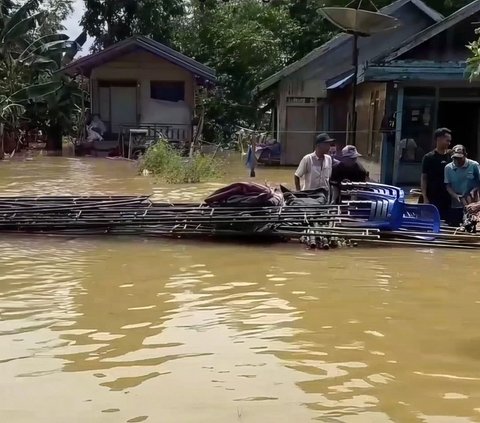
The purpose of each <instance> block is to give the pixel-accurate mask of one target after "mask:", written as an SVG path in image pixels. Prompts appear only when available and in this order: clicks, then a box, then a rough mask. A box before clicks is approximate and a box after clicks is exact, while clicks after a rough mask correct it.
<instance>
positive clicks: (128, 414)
mask: <svg viewBox="0 0 480 423" xmlns="http://www.w3.org/2000/svg"><path fill="white" fill-rule="evenodd" d="M291 174H292V169H282V170H264V169H259V170H258V172H257V179H256V180H257V181H260V182H263V181H265V180H267V181H272V182H290V180H291ZM246 176H247V171H246V170H245V169H244V168H243V167H242V166H241V164H240V162H239V161H238V162H235V163H234V164H233V165H232V166H231V168H230V176H229V178H227V179H228V180H240V179H246ZM226 181H227V180H226ZM226 181H222V182H226ZM218 185H219V184H217V185H215V184H208V185H201V186H183V187H180V186H161V185H155V184H153V183H152V181H151V180H150V179H149V178H145V177H140V176H136V174H135V170H134V169H133V168H132V167H131V165H130V164H128V163H124V162H115V161H109V160H105V159H68V158H37V159H35V160H33V161H12V162H9V163H0V188H1V190H2V193H3V195H15V194H43V195H45V194H65V193H70V194H88V193H90V194H140V193H152V192H153V193H155V196H156V197H157V198H168V199H170V200H173V201H181V200H198V199H201V198H203V197H205V195H206V194H207V193H209V192H211V191H212V190H213V189H215V188H216V187H217V186H218ZM479 265H480V258H479V256H478V254H477V253H475V252H468V251H467V252H465V251H452V250H450V251H445V250H444V251H439V250H436V251H435V250H430V249H420V250H414V249H392V248H389V249H360V248H358V249H349V250H337V251H330V252H310V251H306V250H305V249H304V248H303V247H302V246H300V245H282V246H278V247H266V246H262V247H258V246H257V247H253V246H244V245H241V246H235V245H231V244H213V243H193V242H183V241H164V240H155V239H148V240H142V239H112V238H103V239H98V238H97V239H93V238H86V239H85V238H84V239H82V238H67V239H65V238H61V239H59V238H47V237H39V236H35V237H25V236H18V237H15V236H8V237H7V236H2V237H1V238H0V422H2V423H3V422H5V423H47V422H48V423H64V422H68V423H77V422H78V423H87V422H88V423H96V422H99V423H121V422H143V421H146V422H155V423H157V422H161V423H164V422H166V423H170V422H172V423H190V422H192V423H203V422H205V423H228V422H255V423H265V422H275V423H283V422H288V423H290V422H298V423H301V422H309V421H324V422H351V423H357V422H372V423H377V422H382V423H383V422H428V423H447V422H448V423H450V422H452V423H457V422H458V423H464V422H465V423H466V422H480V332H479V330H478V327H479V322H480V286H479V285H480V278H479V271H478V269H479Z"/></svg>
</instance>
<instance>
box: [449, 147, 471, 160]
mask: <svg viewBox="0 0 480 423" xmlns="http://www.w3.org/2000/svg"><path fill="white" fill-rule="evenodd" d="M466 155H467V151H466V150H465V147H464V146H463V145H460V144H457V145H456V146H455V147H453V148H452V158H459V159H461V158H463V157H465V156H466Z"/></svg>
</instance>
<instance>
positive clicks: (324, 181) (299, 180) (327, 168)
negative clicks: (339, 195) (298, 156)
mask: <svg viewBox="0 0 480 423" xmlns="http://www.w3.org/2000/svg"><path fill="white" fill-rule="evenodd" d="M334 141H335V140H334V139H333V138H330V136H329V135H328V134H326V133H322V134H320V135H318V136H317V138H316V140H315V151H314V152H313V153H310V154H307V155H306V156H305V157H303V159H302V160H301V161H300V164H299V165H298V169H297V170H296V171H295V188H296V190H297V191H300V189H301V190H302V191H309V190H316V189H320V188H321V189H324V190H325V191H326V192H327V193H328V192H329V190H330V176H331V175H332V163H333V159H332V156H330V155H329V151H330V146H331V145H332V144H333V142H334Z"/></svg>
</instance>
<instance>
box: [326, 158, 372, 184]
mask: <svg viewBox="0 0 480 423" xmlns="http://www.w3.org/2000/svg"><path fill="white" fill-rule="evenodd" d="M367 177H368V172H367V170H366V169H365V168H364V167H363V166H362V164H361V163H359V162H355V163H353V164H352V165H351V166H347V165H346V164H345V163H343V162H339V163H337V164H335V165H334V166H333V169H332V177H331V180H332V181H335V182H342V181H344V180H348V181H350V182H366V180H367Z"/></svg>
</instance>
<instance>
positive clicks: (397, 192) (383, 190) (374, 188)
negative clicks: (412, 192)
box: [342, 182, 405, 200]
mask: <svg viewBox="0 0 480 423" xmlns="http://www.w3.org/2000/svg"><path fill="white" fill-rule="evenodd" d="M342 189H343V190H344V191H346V192H348V191H356V192H357V191H361V192H373V193H377V194H381V195H386V196H390V197H393V198H395V199H399V200H403V199H405V192H404V191H403V190H402V189H401V188H398V187H394V186H391V185H384V184H376V183H372V182H342Z"/></svg>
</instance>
